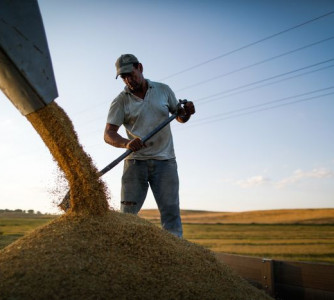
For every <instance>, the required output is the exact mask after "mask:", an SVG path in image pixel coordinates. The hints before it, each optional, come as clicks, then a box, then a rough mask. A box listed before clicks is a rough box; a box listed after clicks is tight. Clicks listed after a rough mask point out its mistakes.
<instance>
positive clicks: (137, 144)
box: [104, 123, 144, 152]
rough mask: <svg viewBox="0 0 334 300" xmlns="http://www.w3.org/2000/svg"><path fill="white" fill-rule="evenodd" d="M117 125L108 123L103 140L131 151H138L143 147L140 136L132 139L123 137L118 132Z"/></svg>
mask: <svg viewBox="0 0 334 300" xmlns="http://www.w3.org/2000/svg"><path fill="white" fill-rule="evenodd" d="M118 129H119V126H117V125H113V124H108V123H107V125H106V128H105V130H104V141H105V142H106V143H107V144H110V145H112V146H114V147H117V148H126V149H131V150H132V151H134V152H135V151H138V150H140V149H141V148H143V147H144V144H143V142H142V141H141V139H140V138H136V139H133V140H129V139H125V138H123V137H122V136H121V135H120V134H119V133H118Z"/></svg>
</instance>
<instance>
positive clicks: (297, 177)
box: [276, 168, 334, 188]
mask: <svg viewBox="0 0 334 300" xmlns="http://www.w3.org/2000/svg"><path fill="white" fill-rule="evenodd" d="M331 177H334V172H333V171H331V170H328V169H325V168H319V169H313V170H311V171H302V170H296V171H294V172H293V175H292V176H290V177H287V178H284V179H282V180H280V181H278V182H277V184H276V186H277V187H278V188H283V187H285V186H288V185H292V184H295V183H297V182H300V181H303V180H306V179H312V178H315V179H322V178H331Z"/></svg>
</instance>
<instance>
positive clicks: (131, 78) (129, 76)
mask: <svg viewBox="0 0 334 300" xmlns="http://www.w3.org/2000/svg"><path fill="white" fill-rule="evenodd" d="M120 76H121V78H122V79H123V81H124V83H125V84H126V86H127V87H128V88H129V89H130V91H131V92H136V91H138V90H140V89H141V87H142V84H143V80H144V77H143V73H142V72H141V68H140V66H138V68H135V67H134V68H133V70H132V72H131V73H123V74H121V75H120Z"/></svg>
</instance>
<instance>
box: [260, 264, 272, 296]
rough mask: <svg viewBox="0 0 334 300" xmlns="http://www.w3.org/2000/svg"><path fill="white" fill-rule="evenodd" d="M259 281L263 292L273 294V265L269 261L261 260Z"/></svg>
mask: <svg viewBox="0 0 334 300" xmlns="http://www.w3.org/2000/svg"><path fill="white" fill-rule="evenodd" d="M261 279H262V286H263V287H264V290H265V291H266V292H267V293H268V294H270V295H274V294H275V290H274V288H275V279H274V263H273V261H272V260H271V259H266V258H263V259H262V264H261Z"/></svg>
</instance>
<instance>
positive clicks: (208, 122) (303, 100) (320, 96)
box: [193, 92, 334, 126]
mask: <svg viewBox="0 0 334 300" xmlns="http://www.w3.org/2000/svg"><path fill="white" fill-rule="evenodd" d="M333 94H334V92H331V93H327V94H323V95H318V96H313V97H309V98H305V99H300V100H295V101H291V102H288V103H283V104H277V105H273V106H270V107H266V108H262V109H257V110H253V111H249V112H245V113H240V114H236V115H232V116H226V117H221V118H218V119H216V120H206V121H204V120H203V121H202V122H201V123H195V124H193V126H199V125H207V124H210V123H215V122H219V121H224V120H228V119H234V118H237V117H241V116H245V115H249V114H253V113H256V112H261V111H266V110H271V109H276V108H279V107H282V106H288V105H292V104H296V103H299V102H305V101H310V100H314V99H318V98H323V97H326V96H329V95H333Z"/></svg>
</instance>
